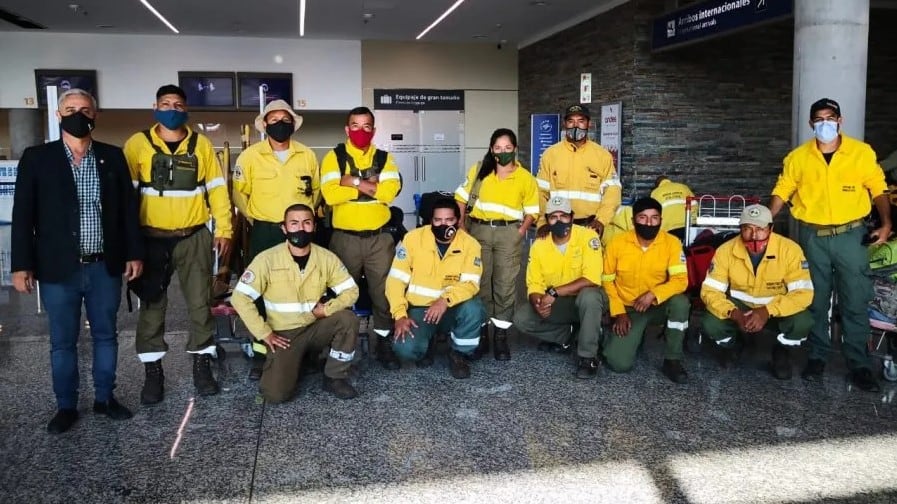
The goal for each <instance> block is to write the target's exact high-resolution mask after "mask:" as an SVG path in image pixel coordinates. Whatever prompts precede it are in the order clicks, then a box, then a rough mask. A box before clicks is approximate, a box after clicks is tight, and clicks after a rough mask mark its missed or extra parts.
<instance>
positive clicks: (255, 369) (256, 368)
mask: <svg viewBox="0 0 897 504" xmlns="http://www.w3.org/2000/svg"><path fill="white" fill-rule="evenodd" d="M265 359H266V357H265V356H264V355H262V354H253V355H252V358H251V359H249V379H250V380H252V381H259V380H261V379H262V369H264V367H265Z"/></svg>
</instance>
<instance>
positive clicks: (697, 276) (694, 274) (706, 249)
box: [685, 245, 716, 291]
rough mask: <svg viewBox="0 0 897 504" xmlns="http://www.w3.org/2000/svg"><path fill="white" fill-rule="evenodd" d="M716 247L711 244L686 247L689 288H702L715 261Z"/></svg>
mask: <svg viewBox="0 0 897 504" xmlns="http://www.w3.org/2000/svg"><path fill="white" fill-rule="evenodd" d="M715 253H716V249H715V248H713V247H712V246H711V245H693V246H691V247H689V248H687V249H685V267H686V268H687V269H688V289H689V290H693V291H699V290H701V284H702V283H704V277H706V276H707V270H708V269H710V263H711V262H712V261H713V255H714V254H715Z"/></svg>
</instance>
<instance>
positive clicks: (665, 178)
mask: <svg viewBox="0 0 897 504" xmlns="http://www.w3.org/2000/svg"><path fill="white" fill-rule="evenodd" d="M664 180H670V177H667V176H666V175H660V176H658V177H657V178H656V179H654V188H655V189H657V187H658V186H659V185H660V183H661V182H663V181H664Z"/></svg>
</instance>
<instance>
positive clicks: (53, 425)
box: [47, 409, 78, 434]
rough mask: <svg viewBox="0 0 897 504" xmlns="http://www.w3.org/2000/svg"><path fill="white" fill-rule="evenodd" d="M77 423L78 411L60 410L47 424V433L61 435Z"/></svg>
mask: <svg viewBox="0 0 897 504" xmlns="http://www.w3.org/2000/svg"><path fill="white" fill-rule="evenodd" d="M77 421H78V410H76V409H61V410H59V411H57V412H56V414H55V415H54V416H53V418H52V419H50V423H48V424H47V432H49V433H50V434H62V433H63V432H65V431H67V430H69V429H71V428H72V426H73V425H75V422H77Z"/></svg>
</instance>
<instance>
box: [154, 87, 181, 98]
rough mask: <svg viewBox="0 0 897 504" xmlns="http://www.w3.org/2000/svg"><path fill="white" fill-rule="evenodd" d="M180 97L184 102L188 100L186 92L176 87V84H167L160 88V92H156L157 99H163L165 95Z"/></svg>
mask: <svg viewBox="0 0 897 504" xmlns="http://www.w3.org/2000/svg"><path fill="white" fill-rule="evenodd" d="M170 94H173V95H178V96H180V97H181V99H182V100H184V101H186V100H187V93H185V92H184V90H183V89H181V88H180V87H179V86H175V85H174V84H165V85H164V86H162V87H160V88H159V90H158V91H156V99H157V100H158V99H159V98H162V97H163V96H165V95H170Z"/></svg>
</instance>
